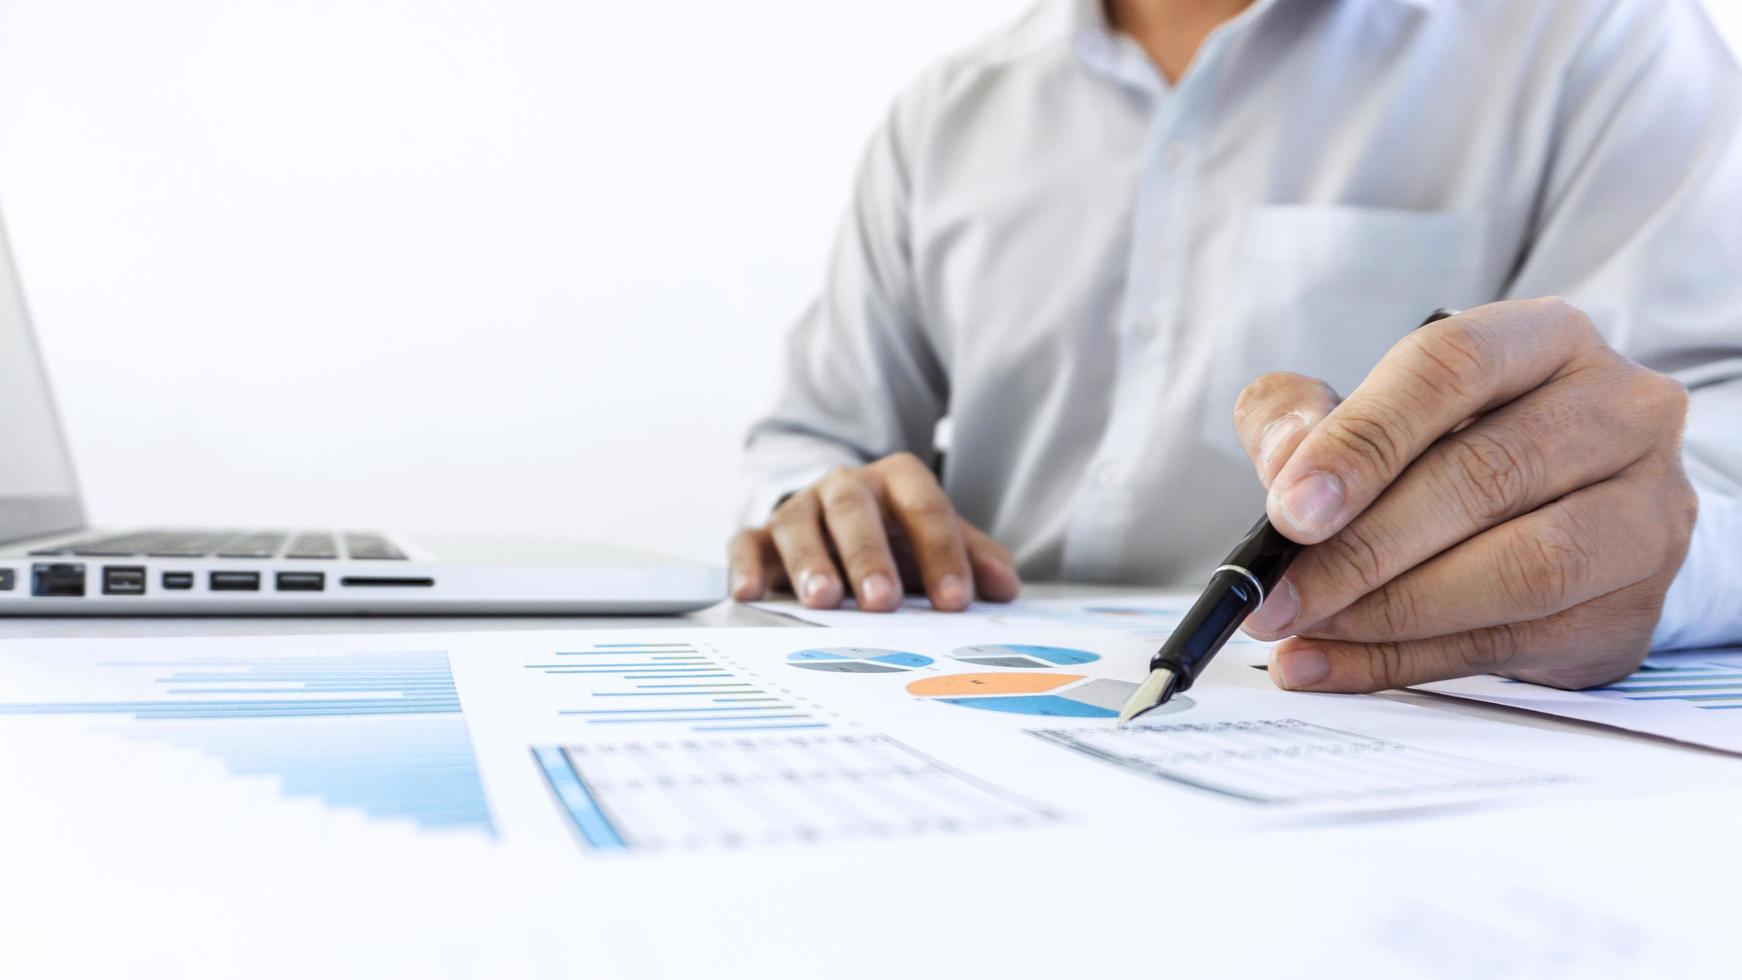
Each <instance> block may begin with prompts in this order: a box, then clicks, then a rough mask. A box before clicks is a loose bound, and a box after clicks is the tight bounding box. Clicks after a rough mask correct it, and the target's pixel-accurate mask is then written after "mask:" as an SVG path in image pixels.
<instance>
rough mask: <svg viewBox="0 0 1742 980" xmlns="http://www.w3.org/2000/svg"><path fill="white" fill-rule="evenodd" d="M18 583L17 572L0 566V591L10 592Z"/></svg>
mask: <svg viewBox="0 0 1742 980" xmlns="http://www.w3.org/2000/svg"><path fill="white" fill-rule="evenodd" d="M16 584H18V573H17V572H15V571H13V570H12V569H10V568H0V592H11V591H12V587H13V586H14V585H16Z"/></svg>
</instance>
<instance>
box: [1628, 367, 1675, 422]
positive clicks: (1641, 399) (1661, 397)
mask: <svg viewBox="0 0 1742 980" xmlns="http://www.w3.org/2000/svg"><path fill="white" fill-rule="evenodd" d="M1634 402H1635V403H1636V404H1637V405H1638V406H1639V407H1640V410H1641V411H1643V412H1644V413H1645V414H1646V415H1649V416H1650V417H1651V418H1654V419H1657V420H1658V421H1659V422H1660V423H1661V424H1662V425H1663V427H1664V428H1665V429H1670V430H1673V431H1674V432H1676V433H1678V434H1679V433H1680V432H1681V430H1682V427H1683V426H1684V425H1685V424H1686V423H1687V417H1688V389H1687V385H1684V384H1682V383H1681V382H1680V381H1677V380H1676V379H1674V378H1672V377H1670V376H1669V375H1667V374H1659V373H1658V372H1656V371H1648V370H1644V369H1641V379H1640V381H1639V382H1638V394H1636V395H1635V396H1634Z"/></svg>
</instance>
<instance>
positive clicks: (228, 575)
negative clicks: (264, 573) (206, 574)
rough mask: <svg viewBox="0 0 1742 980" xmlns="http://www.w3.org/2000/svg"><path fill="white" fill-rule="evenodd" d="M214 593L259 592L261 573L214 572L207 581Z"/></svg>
mask: <svg viewBox="0 0 1742 980" xmlns="http://www.w3.org/2000/svg"><path fill="white" fill-rule="evenodd" d="M206 585H207V587H208V588H210V589H211V590H212V591H213V592H259V591H260V573H259V572H213V573H212V577H211V578H209V579H207V580H206Z"/></svg>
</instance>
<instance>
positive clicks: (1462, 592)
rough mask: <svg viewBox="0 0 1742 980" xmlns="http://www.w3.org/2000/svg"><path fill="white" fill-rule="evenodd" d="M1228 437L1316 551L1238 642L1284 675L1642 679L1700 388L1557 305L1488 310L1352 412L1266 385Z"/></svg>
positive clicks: (1441, 324)
mask: <svg viewBox="0 0 1742 980" xmlns="http://www.w3.org/2000/svg"><path fill="white" fill-rule="evenodd" d="M1234 415H1235V422H1236V425H1237V426H1238V427H1239V430H1240V439H1241V442H1242V443H1244V445H1245V446H1246V450H1247V452H1248V453H1249V454H1251V456H1252V460H1253V463H1254V465H1256V466H1257V468H1258V476H1259V479H1260V480H1262V481H1263V483H1264V485H1265V486H1266V487H1267V488H1269V491H1270V500H1269V505H1268V506H1269V513H1270V520H1271V522H1272V523H1274V524H1275V525H1276V528H1277V529H1278V530H1279V531H1281V532H1282V533H1283V534H1285V535H1287V536H1288V537H1290V538H1292V539H1294V540H1296V541H1299V542H1301V543H1303V544H1308V545H1311V547H1309V548H1307V549H1306V550H1305V551H1304V552H1302V554H1301V556H1300V557H1299V558H1298V559H1297V560H1296V561H1295V563H1294V566H1293V568H1291V569H1290V570H1289V572H1288V575H1287V577H1286V578H1284V579H1283V581H1282V582H1280V583H1278V584H1277V586H1276V588H1274V589H1272V590H1271V594H1270V596H1269V598H1268V599H1267V601H1266V602H1265V604H1264V606H1263V608H1262V609H1260V610H1259V611H1258V612H1256V613H1254V614H1253V615H1252V616H1251V617H1250V618H1249V619H1248V620H1247V622H1246V630H1247V632H1249V633H1251V634H1252V635H1253V636H1256V637H1258V638H1260V639H1264V640H1273V639H1278V638H1281V637H1289V639H1286V640H1284V641H1283V642H1282V643H1280V644H1279V645H1278V646H1277V647H1276V649H1275V652H1274V653H1273V654H1272V656H1271V671H1270V673H1271V677H1272V678H1274V679H1275V681H1276V683H1277V684H1278V685H1280V686H1282V687H1286V688H1292V689H1299V690H1309V691H1378V690H1384V689H1387V688H1393V687H1402V686H1406V685H1410V684H1420V683H1425V682H1427V681H1433V680H1440V679H1444V678H1449V677H1459V676H1464V675H1469V674H1481V673H1501V674H1506V675H1508V676H1511V677H1516V678H1519V679H1522V680H1528V681H1532V682H1535V683H1541V684H1551V685H1554V686H1557V687H1569V688H1580V687H1590V686H1593V685H1597V684H1603V683H1607V682H1610V681H1613V680H1615V679H1617V678H1620V677H1623V676H1625V675H1627V674H1628V673H1629V672H1631V671H1633V670H1634V669H1636V668H1637V667H1638V666H1639V664H1640V662H1641V661H1642V660H1643V659H1644V657H1645V654H1646V652H1647V650H1648V649H1649V646H1650V641H1651V634H1652V630H1653V628H1654V627H1655V626H1656V624H1657V620H1658V616H1659V614H1660V612H1661V610H1662V608H1663V597H1664V593H1665V591H1667V590H1668V588H1669V584H1670V581H1671V580H1672V579H1673V578H1674V577H1675V573H1676V570H1677V569H1678V568H1680V567H1681V563H1682V559H1683V558H1684V557H1685V555H1686V553H1687V547H1688V538H1689V536H1690V535H1691V534H1692V531H1693V523H1694V513H1695V507H1696V504H1695V498H1694V492H1693V488H1692V487H1691V486H1690V484H1689V483H1688V479H1687V476H1686V475H1685V474H1684V473H1683V472H1682V463H1681V433H1682V427H1683V425H1684V423H1685V420H1686V416H1687V392H1686V391H1685V390H1684V389H1683V388H1682V386H1681V385H1680V384H1679V383H1677V382H1676V381H1674V380H1672V379H1670V378H1668V377H1665V376H1664V375H1662V374H1658V373H1656V372H1653V371H1649V370H1646V369H1645V368H1643V367H1640V366H1639V365H1637V364H1634V363H1632V362H1631V361H1628V360H1627V359H1625V358H1623V357H1622V356H1621V355H1619V354H1617V353H1615V351H1614V350H1612V349H1611V348H1610V347H1609V346H1608V344H1606V343H1605V342H1604V341H1603V339H1602V338H1601V337H1600V336H1599V335H1598V334H1597V332H1596V330H1595V329H1593V328H1592V326H1591V321H1590V319H1589V318H1588V317H1586V316H1585V315H1584V313H1582V312H1580V311H1579V310H1578V309H1576V308H1574V307H1573V306H1572V305H1571V304H1569V303H1567V302H1565V301H1563V300H1558V299H1538V300H1520V301H1512V302H1503V303H1493V304H1490V305H1488V306H1483V307H1479V308H1477V309H1472V310H1468V311H1466V312H1464V313H1461V314H1459V315H1457V316H1455V317H1452V318H1450V319H1446V320H1441V321H1438V322H1436V323H1432V324H1429V325H1427V326H1425V327H1422V328H1421V329H1419V330H1416V331H1415V332H1413V333H1411V334H1409V335H1408V336H1406V337H1405V338H1404V339H1403V340H1401V341H1399V342H1398V343H1397V345H1396V346H1395V347H1393V348H1392V349H1391V351H1390V353H1388V354H1387V355H1386V356H1385V358H1384V359H1383V360H1382V361H1380V362H1379V365H1378V366H1377V367H1375V368H1374V369H1373V371H1372V373H1371V374H1369V375H1368V376H1367V378H1366V380H1365V381H1363V382H1361V384H1360V386H1359V387H1357V388H1356V389H1355V391H1354V392H1352V393H1351V394H1350V395H1349V397H1348V398H1347V399H1346V400H1342V401H1340V402H1339V400H1338V398H1337V395H1336V393H1335V392H1333V391H1331V389H1330V388H1329V387H1328V386H1326V385H1325V384H1324V383H1323V382H1321V381H1317V380H1314V379H1311V378H1305V377H1301V376H1299V375H1292V374H1270V375H1265V376H1264V377H1262V378H1260V379H1258V380H1257V381H1255V382H1253V383H1252V384H1251V385H1249V386H1248V387H1247V388H1246V390H1245V391H1244V392H1242V393H1241V396H1240V401H1239V405H1238V406H1237V407H1236V409H1235V412H1234Z"/></svg>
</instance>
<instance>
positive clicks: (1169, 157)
mask: <svg viewBox="0 0 1742 980" xmlns="http://www.w3.org/2000/svg"><path fill="white" fill-rule="evenodd" d="M1190 152H1191V149H1190V147H1188V146H1186V145H1185V144H1184V143H1169V144H1167V146H1166V147H1165V148H1163V149H1162V151H1161V162H1162V163H1165V164H1167V165H1168V166H1170V167H1177V166H1179V165H1180V164H1183V163H1185V162H1186V154H1188V153H1190Z"/></svg>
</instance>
